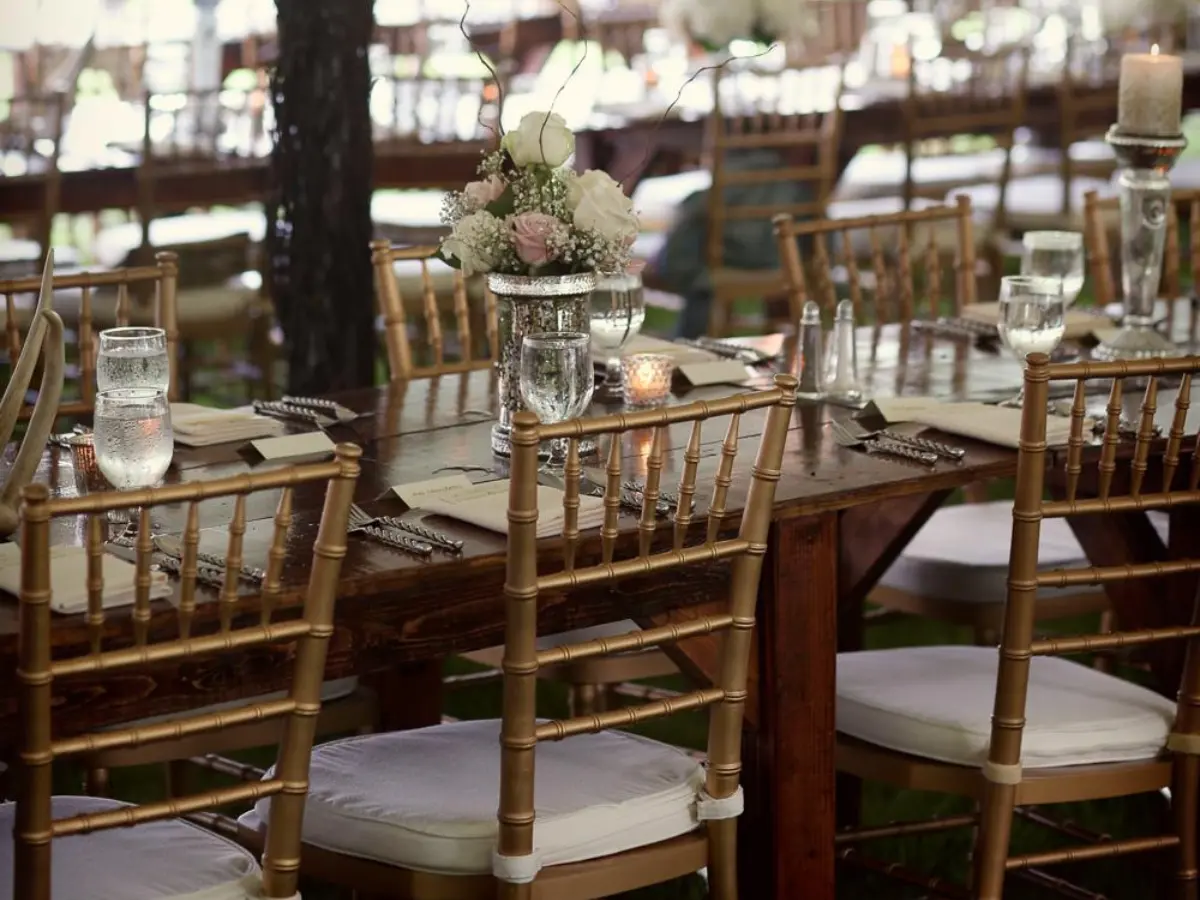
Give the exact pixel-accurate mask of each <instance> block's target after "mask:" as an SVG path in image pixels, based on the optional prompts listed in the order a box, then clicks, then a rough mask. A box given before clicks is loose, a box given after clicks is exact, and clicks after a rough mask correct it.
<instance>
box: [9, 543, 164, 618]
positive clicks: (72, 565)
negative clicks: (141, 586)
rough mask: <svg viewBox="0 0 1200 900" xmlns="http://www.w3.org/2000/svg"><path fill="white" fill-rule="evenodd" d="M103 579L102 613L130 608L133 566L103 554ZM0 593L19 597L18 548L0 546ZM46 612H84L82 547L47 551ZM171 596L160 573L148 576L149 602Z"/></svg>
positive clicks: (84, 577) (84, 580) (19, 556)
mask: <svg viewBox="0 0 1200 900" xmlns="http://www.w3.org/2000/svg"><path fill="white" fill-rule="evenodd" d="M100 561H101V572H102V574H103V577H104V591H103V594H102V598H103V605H104V608H105V609H112V608H115V607H118V606H130V605H131V604H132V603H133V600H134V594H135V591H136V577H137V566H135V565H134V564H133V563H131V562H128V561H126V560H123V559H119V558H118V557H116V556H113V555H112V554H111V553H105V554H103V555H102V556H101V557H100ZM0 590H3V591H7V592H8V593H10V594H12V595H13V596H14V597H15V596H18V595H19V594H20V593H21V548H20V547H18V546H17V545H16V544H0ZM50 590H51V592H52V593H51V597H50V609H51V610H53V611H54V612H56V613H62V614H63V615H75V614H77V613H81V612H84V611H86V610H87V551H86V550H85V549H84V548H83V547H66V546H63V547H51V548H50ZM169 596H171V584H170V582H169V581H168V580H167V576H166V573H164V572H151V573H150V599H151V600H157V599H159V598H162V597H169Z"/></svg>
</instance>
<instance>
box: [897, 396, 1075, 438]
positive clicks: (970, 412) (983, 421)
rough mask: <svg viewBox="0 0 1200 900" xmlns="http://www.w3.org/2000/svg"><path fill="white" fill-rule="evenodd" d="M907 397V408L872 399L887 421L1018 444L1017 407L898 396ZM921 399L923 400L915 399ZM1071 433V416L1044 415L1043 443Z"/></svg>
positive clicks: (1067, 436)
mask: <svg viewBox="0 0 1200 900" xmlns="http://www.w3.org/2000/svg"><path fill="white" fill-rule="evenodd" d="M902 400H907V401H909V404H908V407H907V409H904V408H903V407H902V406H901V405H899V404H896V405H895V406H890V405H889V403H888V401H879V400H877V401H875V404H876V406H877V407H878V408H879V410H880V412H881V413H882V414H883V416H884V418H886V419H887V420H888V422H889V423H892V422H916V423H917V424H919V425H924V426H926V427H928V428H936V429H937V430H938V431H944V432H946V434H956V435H959V436H960V437H967V438H972V439H974V440H977V441H985V442H986V443H989V444H995V445H997V446H999V447H1012V448H1013V449H1016V448H1017V447H1018V446H1020V440H1021V410H1019V409H1014V408H1009V407H1005V406H992V405H990V404H987V403H940V402H938V401H937V400H936V399H934V398H930V397H924V398H917V397H912V398H902ZM922 400H923V401H925V402H924V403H921V402H918V401H922ZM1070 435H1071V420H1070V419H1067V418H1063V417H1061V416H1047V418H1046V444H1047V446H1051V447H1053V446H1057V445H1061V444H1065V443H1066V442H1067V439H1068V438H1069V437H1070Z"/></svg>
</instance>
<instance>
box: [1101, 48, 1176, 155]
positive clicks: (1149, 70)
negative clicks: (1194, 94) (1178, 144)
mask: <svg viewBox="0 0 1200 900" xmlns="http://www.w3.org/2000/svg"><path fill="white" fill-rule="evenodd" d="M1182 105H1183V60H1181V59H1180V58H1179V57H1178V56H1168V55H1167V54H1165V53H1159V52H1158V45H1157V44H1155V45H1154V46H1153V47H1152V48H1151V50H1150V52H1149V53H1129V54H1126V55H1125V56H1123V57H1121V88H1120V95H1119V100H1118V105H1117V127H1118V128H1119V129H1120V130H1121V131H1123V132H1125V133H1126V134H1136V135H1147V136H1153V137H1172V136H1174V135H1177V134H1179V133H1180V131H1181V129H1182V126H1181V120H1182Z"/></svg>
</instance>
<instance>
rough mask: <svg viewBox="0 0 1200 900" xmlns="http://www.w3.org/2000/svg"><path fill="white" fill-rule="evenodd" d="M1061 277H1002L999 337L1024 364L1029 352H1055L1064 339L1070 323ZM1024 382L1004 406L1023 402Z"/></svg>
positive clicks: (1018, 404) (1017, 404)
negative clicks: (1065, 316) (1067, 318)
mask: <svg viewBox="0 0 1200 900" xmlns="http://www.w3.org/2000/svg"><path fill="white" fill-rule="evenodd" d="M1065 310H1066V305H1065V301H1064V299H1063V284H1062V279H1061V278H1040V277H1037V276H1034V275H1007V276H1005V277H1004V278H1001V279H1000V321H999V324H998V328H999V331H1000V340H1001V341H1002V342H1003V343H1004V346H1006V347H1008V349H1009V350H1010V351H1012V354H1013V355H1014V356H1015V357H1016V358H1017V361H1018V362H1020V363H1021V365H1022V367H1024V365H1025V357H1027V356H1028V355H1029V354H1030V353H1046V354H1049V353H1052V352H1053V351H1054V349H1055V348H1056V347H1057V346H1058V345H1059V343H1060V342H1061V341H1062V339H1063V335H1064V334H1065V333H1066V330H1067V326H1066V321H1065V319H1064V313H1065ZM1024 399H1025V384H1024V381H1022V383H1021V390H1020V391H1019V392H1018V394H1017V396H1016V397H1014V398H1012V399H1011V400H1008V401H1006V402H1005V403H1002V404H1001V405H1002V406H1020V405H1021V403H1022V402H1023V401H1024Z"/></svg>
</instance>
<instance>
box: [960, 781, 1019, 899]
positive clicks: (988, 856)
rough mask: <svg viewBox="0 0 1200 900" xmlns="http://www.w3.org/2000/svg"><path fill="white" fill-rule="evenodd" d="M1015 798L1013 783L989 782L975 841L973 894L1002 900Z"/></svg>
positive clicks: (977, 896)
mask: <svg viewBox="0 0 1200 900" xmlns="http://www.w3.org/2000/svg"><path fill="white" fill-rule="evenodd" d="M1015 798H1016V789H1015V787H1014V786H1013V785H1010V784H995V783H991V784H989V785H988V786H987V792H986V793H985V794H984V798H983V814H982V815H981V816H980V819H979V830H978V837H977V838H976V845H975V865H974V869H975V878H974V884H973V886H972V890H971V896H972V897H974V898H976V900H1001V897H1003V895H1004V874H1005V865H1004V864H1005V861H1006V860H1007V859H1008V846H1009V839H1010V837H1011V835H1012V820H1013V813H1014V811H1015V806H1016V805H1015V803H1014V800H1015Z"/></svg>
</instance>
